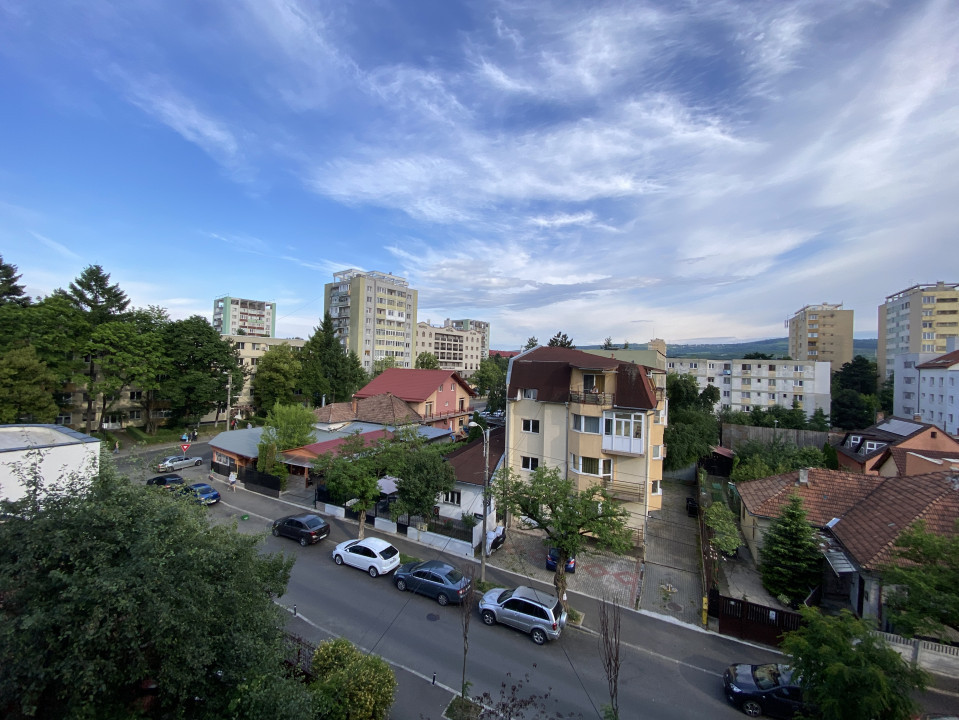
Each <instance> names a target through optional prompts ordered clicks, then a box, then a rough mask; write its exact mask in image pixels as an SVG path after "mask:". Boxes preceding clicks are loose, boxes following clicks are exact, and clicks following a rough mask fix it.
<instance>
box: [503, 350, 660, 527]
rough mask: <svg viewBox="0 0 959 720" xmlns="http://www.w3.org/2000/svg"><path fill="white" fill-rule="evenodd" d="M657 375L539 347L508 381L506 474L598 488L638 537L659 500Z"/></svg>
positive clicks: (521, 358)
mask: <svg viewBox="0 0 959 720" xmlns="http://www.w3.org/2000/svg"><path fill="white" fill-rule="evenodd" d="M656 375H657V371H656V370H655V369H654V368H649V367H643V366H641V365H636V364H635V363H631V362H625V361H622V360H617V359H614V358H604V357H600V356H598V355H593V354H590V353H586V352H583V351H581V350H576V349H573V348H558V347H542V346H541V347H537V348H534V349H532V350H528V351H526V352H524V353H521V354H519V355H517V356H516V357H513V358H512V359H511V360H510V364H509V370H508V374H507V380H506V381H507V405H506V433H507V435H506V453H507V457H506V462H507V463H508V465H509V467H510V469H511V470H513V471H514V472H516V473H517V474H519V475H520V476H521V477H522V476H528V475H529V473H531V472H532V471H533V470H535V469H536V468H538V467H539V466H540V465H544V466H547V467H553V468H558V469H559V471H560V473H561V474H562V475H563V476H564V477H569V478H573V479H574V480H575V481H576V485H577V487H578V488H580V489H586V488H587V487H589V486H591V485H595V484H602V485H603V486H604V487H605V488H606V489H607V491H608V492H609V493H610V494H611V495H612V496H613V497H615V498H617V499H618V500H619V501H621V502H622V503H623V506H624V507H625V508H626V510H627V511H628V512H629V516H630V517H629V525H630V527H632V528H633V529H634V531H635V533H636V537H637V539H639V538H641V536H642V535H641V533H642V531H643V530H644V528H645V520H646V516H647V514H648V513H649V512H650V511H651V510H659V509H661V508H662V500H663V497H662V478H663V460H664V458H665V456H666V447H665V444H664V434H665V428H666V422H667V418H666V393H665V390H664V388H663V387H657V383H656ZM658 376H659V378H662V377H663V376H662V373H661V372H660V373H658Z"/></svg>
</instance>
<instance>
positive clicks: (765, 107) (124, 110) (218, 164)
mask: <svg viewBox="0 0 959 720" xmlns="http://www.w3.org/2000/svg"><path fill="white" fill-rule="evenodd" d="M957 37H959V5H957V4H956V3H955V2H953V1H952V0H931V1H928V2H925V1H911V2H894V1H892V0H890V1H889V2H877V1H861V2H857V1H856V0H843V2H835V0H823V1H815V2H814V1H802V0H801V1H799V2H784V1H783V2H781V1H778V0H777V1H776V2H758V1H750V2H741V3H740V2H732V1H726V0H710V1H705V0H689V1H688V2H644V1H642V0H630V1H628V2H611V3H604V2H570V1H569V0H557V1H556V2H550V1H548V0H524V1H520V2H495V1H483V2H456V1H454V0H393V1H387V0H379V1H376V0H369V1H366V2H355V3H344V2H341V1H340V0H335V1H333V2H324V1H323V0H313V1H311V2H306V1H298V0H224V1H222V2H220V1H218V0H205V1H204V2H201V3H197V2H194V1H193V0H155V1H150V0H144V1H138V2H99V1H98V0H83V2H67V1H66V0H53V1H51V2H36V1H35V0H24V1H23V2H20V1H19V0H0V99H2V101H0V105H2V111H0V130H2V136H0V138H2V139H0V253H2V255H3V259H4V261H6V262H10V263H13V264H15V265H17V266H18V267H19V270H20V272H21V273H22V275H23V278H22V281H23V282H25V283H26V285H27V289H28V291H29V292H30V293H31V294H46V293H49V292H50V291H52V290H53V289H55V288H57V287H66V286H67V285H68V284H69V283H70V281H71V280H73V279H74V278H75V277H76V276H77V275H78V274H79V273H80V272H81V271H82V269H83V268H84V267H85V266H86V265H88V264H91V263H98V264H100V265H102V266H103V267H104V269H105V270H106V271H107V272H109V273H110V274H111V276H112V279H113V280H114V281H116V282H119V283H120V285H121V287H122V288H123V289H124V290H126V291H127V293H128V294H129V295H130V298H131V300H132V302H133V303H134V305H136V306H146V305H151V304H152V305H161V306H163V307H165V308H167V309H168V310H169V312H170V314H171V316H172V317H174V318H181V317H187V316H189V315H192V314H201V315H205V316H207V317H209V316H210V315H211V312H212V304H213V298H214V297H216V296H218V295H225V294H231V295H236V296H240V297H250V298H255V299H261V300H273V301H275V302H276V303H277V305H278V315H279V320H278V322H277V334H278V335H281V336H301V337H307V336H308V335H309V334H310V332H311V331H312V328H313V327H314V326H316V325H317V324H318V322H319V319H320V316H321V315H322V312H323V283H326V282H330V281H331V280H332V273H333V272H335V271H338V270H342V269H345V268H349V267H357V268H362V269H366V270H379V271H383V272H393V273H394V274H397V275H402V276H404V277H406V278H408V279H409V281H410V283H411V284H412V285H413V287H415V288H417V289H418V290H419V302H420V305H419V319H420V320H431V321H432V322H434V323H438V322H441V321H442V320H443V319H444V318H447V317H453V318H457V317H472V318H478V319H486V320H489V321H490V322H491V323H492V344H493V346H494V347H498V348H513V347H517V346H519V345H521V344H522V343H524V342H525V340H526V339H527V338H528V337H529V336H531V335H535V336H537V337H538V338H539V339H540V340H541V341H543V342H545V341H546V340H547V339H548V338H549V337H550V336H551V335H553V334H554V333H555V332H556V331H558V330H562V331H564V332H566V333H567V334H568V335H569V336H570V337H572V338H573V339H574V341H575V342H576V343H577V344H580V345H586V344H592V343H599V342H602V340H603V339H604V338H605V337H606V336H611V337H612V338H613V340H614V341H615V342H622V341H623V340H629V341H631V342H633V343H637V342H645V341H647V340H648V339H650V338H652V337H662V338H664V339H666V340H667V342H671V343H678V342H685V341H691V340H701V341H710V342H721V341H725V342H729V341H735V340H736V339H739V340H748V339H753V338H762V337H782V336H784V335H785V329H784V327H783V323H784V321H785V319H786V318H787V317H788V316H789V315H791V314H792V313H793V312H795V311H796V310H798V309H799V308H801V307H802V306H803V305H806V304H810V303H819V302H833V303H836V302H842V303H844V304H845V307H846V308H852V309H854V310H855V311H856V330H857V333H858V334H860V335H873V336H874V335H875V332H876V322H877V317H876V316H877V307H878V305H879V304H880V303H882V302H883V300H884V298H885V296H886V295H889V294H891V293H894V292H897V291H899V290H902V289H904V288H906V287H908V286H910V285H913V284H916V283H926V282H935V281H937V280H945V281H948V282H956V281H957V280H959V277H957V275H959V261H957V259H959V251H957V249H956V248H957V239H959V236H957V227H959V223H957V218H959V172H957V168H959V102H957V100H959V75H957V66H959V43H957V42H956V38H957Z"/></svg>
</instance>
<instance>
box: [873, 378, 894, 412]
mask: <svg viewBox="0 0 959 720" xmlns="http://www.w3.org/2000/svg"><path fill="white" fill-rule="evenodd" d="M895 375H896V374H895V373H889V377H887V378H886V379H885V380H883V381H882V384H881V385H880V386H879V395H878V396H877V400H878V402H879V408H880V409H881V410H882V411H883V412H884V413H885V414H886V415H892V414H893V413H894V412H895V409H894V407H893V405H894V403H895V399H896V377H895Z"/></svg>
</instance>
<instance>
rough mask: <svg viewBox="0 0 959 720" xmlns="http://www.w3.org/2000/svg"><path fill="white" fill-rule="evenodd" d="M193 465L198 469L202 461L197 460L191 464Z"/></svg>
mask: <svg viewBox="0 0 959 720" xmlns="http://www.w3.org/2000/svg"><path fill="white" fill-rule="evenodd" d="M193 464H194V465H195V466H196V467H200V466H201V465H202V464H203V461H202V460H197V461H196V462H195V463H193Z"/></svg>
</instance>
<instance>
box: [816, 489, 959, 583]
mask: <svg viewBox="0 0 959 720" xmlns="http://www.w3.org/2000/svg"><path fill="white" fill-rule="evenodd" d="M957 519H959V475H957V474H956V473H955V472H937V473H929V474H927V475H913V476H911V477H908V478H900V477H895V478H885V479H884V482H883V483H882V484H881V485H880V486H879V487H878V488H876V490H875V491H873V492H872V493H870V494H869V495H868V496H867V497H866V498H864V499H863V500H862V501H860V502H859V503H858V504H857V505H856V506H855V507H854V508H852V509H851V510H850V511H849V512H848V513H846V515H845V516H844V517H843V518H842V519H841V520H840V521H839V522H838V523H837V524H836V525H835V526H834V527H833V528H832V532H833V535H835V536H836V538H837V539H838V540H839V541H840V542H841V543H842V544H843V547H845V548H846V551H847V552H848V553H849V554H850V555H851V556H852V558H853V559H854V560H855V561H856V562H857V563H859V565H860V566H861V567H863V568H865V569H867V570H875V569H878V568H880V567H881V566H882V565H884V564H886V563H888V562H890V561H891V560H892V554H891V551H892V548H893V545H894V544H895V542H896V539H897V538H898V537H899V535H900V534H901V533H902V532H903V531H904V530H906V529H907V528H908V527H909V526H911V525H912V524H913V523H915V522H916V521H917V520H924V521H925V523H926V530H928V531H929V532H932V533H935V534H937V535H955V534H956V526H955V523H956V520H957Z"/></svg>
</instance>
